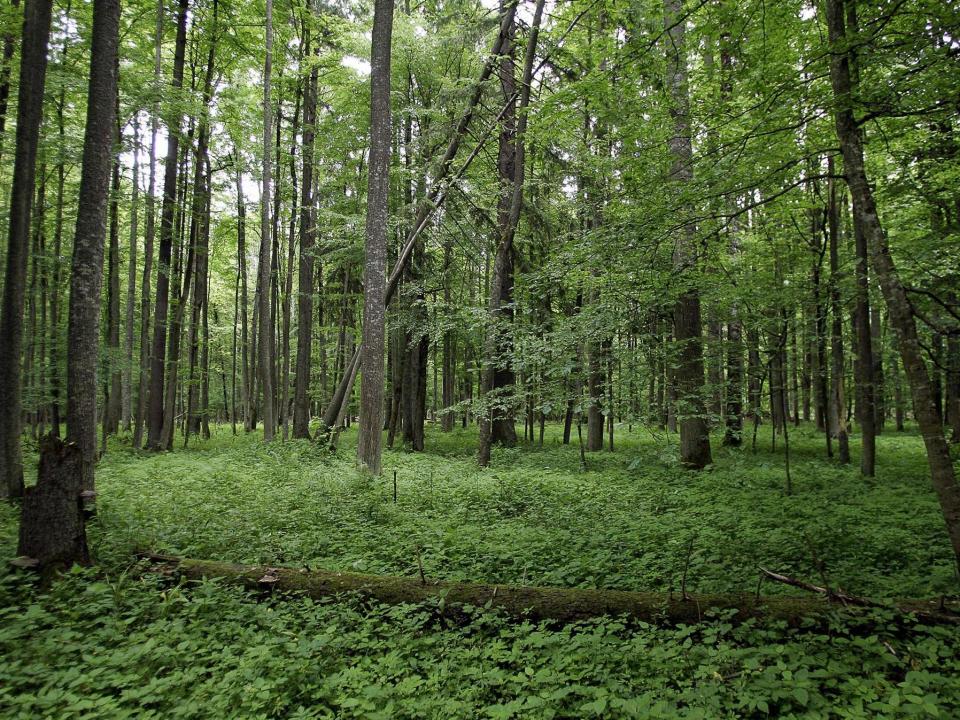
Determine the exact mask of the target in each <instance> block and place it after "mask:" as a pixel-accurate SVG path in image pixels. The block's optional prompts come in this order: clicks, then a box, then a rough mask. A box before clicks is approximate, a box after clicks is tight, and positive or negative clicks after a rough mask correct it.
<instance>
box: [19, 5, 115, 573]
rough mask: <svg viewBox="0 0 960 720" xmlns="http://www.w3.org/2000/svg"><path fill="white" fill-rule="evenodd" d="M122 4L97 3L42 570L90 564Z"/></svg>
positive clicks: (42, 494) (43, 511)
mask: <svg viewBox="0 0 960 720" xmlns="http://www.w3.org/2000/svg"><path fill="white" fill-rule="evenodd" d="M119 24H120V3H119V0H95V2H94V7H93V38H92V46H91V52H90V82H89V89H88V91H87V122H86V130H85V131H84V140H83V164H82V170H81V176H80V196H79V199H78V213H77V226H76V232H75V234H74V243H73V260H72V262H71V265H70V270H71V272H70V309H69V320H68V328H67V442H66V443H65V444H64V443H62V442H61V441H60V440H58V439H56V438H53V437H50V438H47V439H46V440H45V441H44V443H43V444H42V447H41V458H40V470H39V474H38V478H37V485H36V487H34V488H31V490H30V492H29V494H28V495H27V497H26V498H25V499H24V504H23V515H22V518H21V523H20V542H19V546H18V553H19V554H20V555H25V556H28V557H31V558H34V559H35V560H37V561H39V562H40V564H41V565H42V566H50V565H59V564H67V565H69V564H72V563H73V562H81V563H85V562H87V561H88V559H89V558H88V553H87V545H86V535H85V530H84V517H83V512H82V504H81V502H80V501H79V499H80V494H81V491H93V487H94V466H95V464H96V451H97V359H98V354H99V348H98V338H99V336H100V333H99V325H100V290H101V285H102V283H103V246H104V240H105V236H106V230H107V226H106V221H107V203H108V200H109V195H110V174H111V166H112V164H113V163H112V156H113V153H112V152H111V148H112V145H113V138H114V132H115V129H116V124H115V123H116V96H117V67H118V65H117V44H118V35H119Z"/></svg>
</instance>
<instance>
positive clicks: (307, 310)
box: [293, 23, 318, 438]
mask: <svg viewBox="0 0 960 720" xmlns="http://www.w3.org/2000/svg"><path fill="white" fill-rule="evenodd" d="M303 33H304V46H305V47H304V52H305V54H306V55H308V56H309V55H310V25H309V23H304V30H303ZM317 80H318V70H317V66H316V64H313V65H311V70H310V78H309V79H308V81H307V85H306V89H305V92H304V97H303V129H302V131H301V132H302V148H303V160H302V162H303V168H302V171H301V177H300V262H299V267H298V277H297V286H298V292H297V361H296V367H295V369H294V388H293V437H295V438H309V437H310V365H311V363H310V360H311V355H312V349H313V292H314V288H313V285H314V282H313V261H314V257H313V256H314V244H315V242H316V233H317V229H316V221H315V217H314V209H313V144H314V137H315V131H316V121H317Z"/></svg>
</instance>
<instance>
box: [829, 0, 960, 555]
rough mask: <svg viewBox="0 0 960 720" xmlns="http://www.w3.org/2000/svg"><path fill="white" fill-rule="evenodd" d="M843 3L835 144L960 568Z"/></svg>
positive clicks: (833, 5)
mask: <svg viewBox="0 0 960 720" xmlns="http://www.w3.org/2000/svg"><path fill="white" fill-rule="evenodd" d="M845 5H846V3H845V2H844V0H828V1H827V27H828V29H829V41H830V79H831V83H832V86H833V96H834V116H835V124H836V132H837V139H838V140H839V141H840V148H841V151H842V153H843V164H844V168H843V170H844V175H845V177H846V179H847V185H848V187H849V188H850V195H851V198H852V200H853V212H854V215H855V217H856V219H857V222H858V224H859V226H860V227H861V228H862V229H863V234H864V236H865V238H866V241H867V246H868V248H869V251H870V261H871V263H872V264H873V268H874V270H875V271H876V274H877V278H878V279H879V281H880V288H881V290H882V291H883V297H884V300H885V301H886V303H887V312H888V314H889V318H890V324H891V326H892V327H893V330H894V332H895V333H896V337H897V346H898V349H899V351H900V359H901V361H902V362H903V369H904V372H905V373H906V375H907V380H908V381H909V383H910V392H911V394H912V395H913V412H914V415H915V417H916V420H917V424H918V425H919V426H920V433H921V435H922V436H923V443H924V446H925V448H926V451H927V464H928V465H929V467H930V476H931V479H932V481H933V489H934V491H935V492H936V494H937V499H938V500H939V502H940V509H941V511H942V512H943V519H944V521H945V522H946V525H947V533H948V534H949V536H950V543H951V545H952V546H953V553H954V555H955V556H956V560H957V565H958V567H960V485H958V484H957V477H956V473H955V472H954V469H953V461H952V460H951V458H950V448H949V446H948V444H947V441H946V438H945V437H944V435H943V424H942V421H941V417H940V413H939V411H938V410H937V404H936V400H935V398H934V394H933V391H932V386H931V382H930V374H929V372H928V371H927V366H926V364H925V363H924V360H923V355H922V354H921V349H920V340H919V336H918V334H917V325H916V320H915V319H914V315H913V310H912V308H911V305H910V301H909V299H908V298H907V293H906V290H905V288H904V284H903V282H902V281H901V279H900V275H899V273H898V272H897V267H896V265H895V264H894V262H893V256H892V255H891V254H890V247H889V245H888V244H887V239H886V236H885V235H884V232H883V226H882V225H881V223H880V216H879V214H878V213H877V206H876V202H875V201H874V197H873V190H872V189H871V188H870V184H869V183H868V181H867V171H866V167H865V165H864V153H863V131H862V127H861V126H860V124H859V123H858V122H857V119H856V117H855V115H854V90H855V88H854V83H853V80H852V77H851V72H850V56H849V46H850V39H849V37H848V36H847V28H846V20H845V17H846V7H845Z"/></svg>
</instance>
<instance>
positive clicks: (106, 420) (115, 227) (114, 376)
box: [101, 98, 121, 452]
mask: <svg viewBox="0 0 960 720" xmlns="http://www.w3.org/2000/svg"><path fill="white" fill-rule="evenodd" d="M119 104H120V103H119V98H118V100H117V105H118V109H119ZM116 130H117V134H116V141H117V142H118V143H119V140H120V137H119V135H120V132H119V130H120V129H119V127H118V128H117V129H116ZM117 149H118V148H114V150H115V152H114V160H113V181H112V183H111V186H110V247H109V250H108V252H107V322H106V326H105V327H104V330H105V332H104V335H105V336H106V337H105V338H104V340H106V355H107V359H106V372H105V373H104V378H103V380H104V385H103V387H104V397H103V401H104V402H103V405H104V407H103V447H102V448H101V452H106V450H107V436H108V435H116V433H117V430H118V429H119V427H120V413H121V397H120V384H121V379H120V368H119V367H118V360H119V356H120V207H119V206H120V156H119V153H117V152H116V150H117Z"/></svg>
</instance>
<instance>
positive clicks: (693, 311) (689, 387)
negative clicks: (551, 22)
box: [663, 0, 712, 469]
mask: <svg viewBox="0 0 960 720" xmlns="http://www.w3.org/2000/svg"><path fill="white" fill-rule="evenodd" d="M682 5H683V3H682V2H681V0H664V3H663V15H664V27H665V28H666V35H667V37H668V39H669V42H667V43H666V44H665V48H666V55H667V77H666V84H667V88H668V90H669V93H670V115H671V117H672V119H673V134H672V136H671V138H670V143H669V144H670V154H671V155H672V157H673V166H672V168H671V170H670V180H671V181H672V182H673V183H675V184H676V186H677V189H678V192H683V190H684V188H685V187H686V186H687V185H689V184H690V183H692V182H693V149H692V141H691V136H690V97H689V88H688V85H687V51H686V28H685V21H684V20H682V19H680V18H681V13H682V10H683V8H682ZM680 232H681V236H680V237H679V238H678V239H677V241H676V243H675V246H674V257H673V266H674V271H675V273H677V275H678V276H679V277H680V278H681V282H683V284H684V286H683V288H682V290H681V292H680V296H679V297H678V298H677V301H676V305H675V306H674V311H673V332H674V339H675V342H676V343H677V347H678V351H679V357H678V359H677V367H676V369H675V371H674V374H673V376H674V385H675V386H676V392H677V414H678V415H679V420H680V462H681V463H682V464H683V465H684V466H685V467H688V468H692V469H702V468H703V467H705V466H707V465H709V464H710V463H711V462H712V457H711V453H710V431H709V428H708V427H707V422H706V418H705V407H704V399H703V394H702V393H703V389H704V388H703V383H704V377H703V345H702V342H701V332H702V327H701V321H700V294H699V291H698V290H697V288H696V286H695V285H694V284H693V282H692V281H691V280H688V279H684V278H683V276H684V275H687V274H690V273H691V272H692V271H693V270H694V269H695V268H696V265H697V249H696V237H695V236H696V228H695V227H694V224H693V222H692V221H688V222H686V223H685V224H684V226H683V228H682V229H681V231H680Z"/></svg>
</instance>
